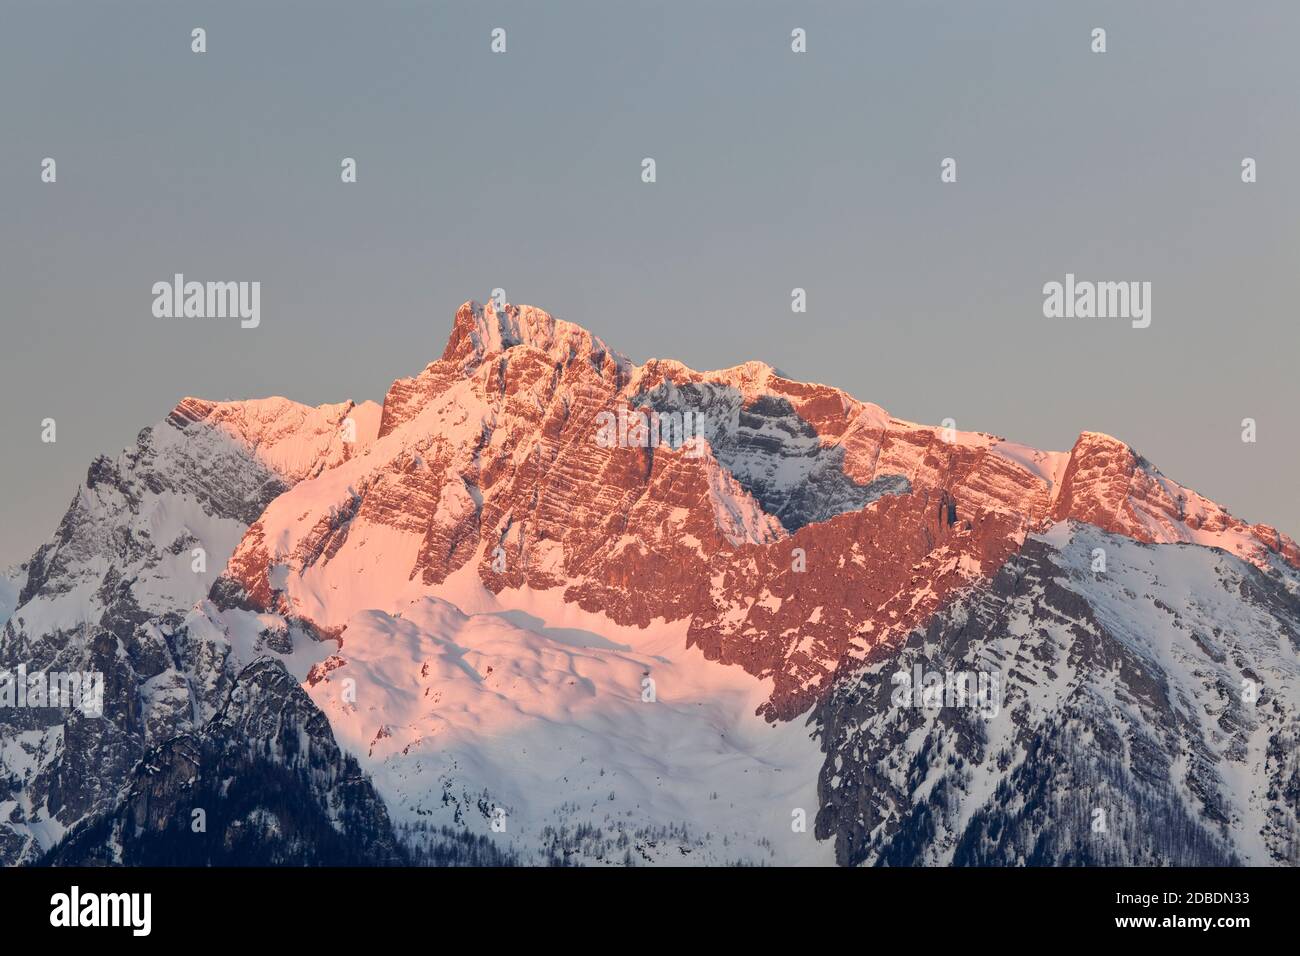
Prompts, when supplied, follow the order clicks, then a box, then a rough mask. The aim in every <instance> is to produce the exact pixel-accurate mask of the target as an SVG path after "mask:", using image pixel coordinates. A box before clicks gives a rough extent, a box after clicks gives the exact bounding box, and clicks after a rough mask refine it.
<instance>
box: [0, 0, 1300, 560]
mask: <svg viewBox="0 0 1300 956" xmlns="http://www.w3.org/2000/svg"><path fill="white" fill-rule="evenodd" d="M195 26H203V27H205V28H206V29H207V31H208V52H207V53H205V54H202V55H197V54H194V53H191V52H190V30H191V29H192V28H193V27H195ZM498 26H500V27H503V28H505V29H506V30H507V42H508V52H507V53H506V54H505V55H494V54H492V53H491V52H490V51H489V33H490V31H491V29H492V28H493V27H498ZM796 26H799V27H803V28H805V29H806V30H807V31H808V53H807V54H804V55H795V54H793V53H791V51H790V39H789V37H790V31H791V29H792V28H794V27H796ZM1095 26H1101V27H1104V28H1106V30H1107V34H1108V35H1107V45H1108V52H1106V53H1105V54H1101V55H1099V54H1093V53H1091V52H1090V50H1089V46H1090V32H1091V29H1092V28H1093V27H1095ZM1298 34H1300V4H1296V3H1295V2H1294V0H1276V2H1267V0H1255V2H1251V3H1247V4H1232V3H1229V2H1227V0H1220V2H1216V3H1203V2H1188V0H1181V2H1147V3H1141V4H1134V3H1130V2H1117V3H1106V2H1090V3H1087V4H1083V3H1073V4H1063V3H1061V4H1058V3H1041V2H1033V0H1025V2H996V3H995V2H989V3H981V4H971V3H966V2H957V0H952V2H946V3H927V2H912V3H905V2H888V3H873V4H865V3H829V2H824V3H823V2H809V3H795V2H784V3H761V2H758V3H756V2H745V3H740V2H721V0H718V2H703V3H702V2H698V0H696V2H690V3H687V2H672V0H667V2H659V3H653V4H651V3H629V2H609V0H593V2H574V0H551V2H546V3H541V2H536V0H531V2H526V3H518V4H512V3H494V2H488V3H469V2H464V3H447V4H436V5H435V4H416V3H397V2H383V0H380V2H365V3H348V4H338V3H334V2H319V0H316V2H310V3H308V2H296V3H288V2H279V0H258V2H241V0H222V2H221V3H204V4H187V3H180V2H174V0H169V2H166V3H145V2H132V3H118V4H92V3H89V2H84V0H83V2H77V3H70V2H62V0H41V2H35V0H0V119H2V121H3V131H4V136H3V145H2V146H0V289H2V290H3V299H2V300H0V303H2V304H0V310H2V311H0V316H2V321H3V336H2V337H0V436H2V437H3V440H4V447H5V448H6V449H7V450H8V452H9V453H8V454H7V455H6V456H5V461H4V469H3V476H4V477H3V491H4V494H3V495H0V565H3V564H8V563H10V562H13V561H18V560H22V559H25V558H26V557H27V556H29V555H30V553H31V551H32V550H33V549H34V548H35V547H36V546H37V545H38V544H39V543H40V542H41V541H43V540H44V539H46V538H47V537H48V536H49V535H50V534H51V533H52V532H53V530H54V528H55V527H56V525H57V523H58V520H59V518H60V517H61V516H62V513H63V511H64V510H65V509H66V507H67V504H68V502H69V500H70V499H71V497H72V494H73V492H74V490H75V488H76V486H77V484H78V483H79V482H80V481H81V480H82V479H83V478H84V476H85V470H86V467H87V465H88V464H89V463H90V461H91V459H92V458H93V457H94V455H96V454H98V453H101V452H107V453H116V452H117V451H118V450H120V449H121V448H122V447H124V446H126V445H128V444H131V443H133V441H134V436H135V433H136V432H137V431H138V430H139V429H140V428H141V427H143V426H145V425H147V424H150V423H153V422H156V421H158V420H159V419H161V418H162V417H163V416H164V415H165V414H166V413H167V411H168V410H169V409H170V408H171V407H172V405H174V404H175V402H176V401H177V399H179V398H180V397H181V396H184V395H199V396H203V397H208V398H217V399H224V398H250V397H260V396H265V395H271V394H280V395H287V396H289V397H290V398H294V399H297V400H299V401H303V402H308V403H312V404H317V403H321V402H327V401H330V402H332V401H341V400H343V399H346V398H354V399H358V400H359V399H366V398H370V399H376V400H379V399H382V397H383V394H384V391H385V389H386V388H387V386H388V384H389V383H390V382H391V381H392V380H393V379H394V378H397V377H399V376H403V375H408V374H412V373H414V372H415V371H418V370H419V369H420V368H421V367H423V365H424V364H425V363H426V362H428V361H430V360H431V359H433V358H435V357H437V355H438V354H440V352H441V350H442V347H443V345H444V343H445V341H446V337H447V333H448V331H449V329H450V327H451V319H452V313H453V311H454V309H455V307H456V306H457V305H458V304H459V303H460V302H462V301H464V300H465V299H468V298H476V299H479V300H483V299H485V298H486V297H487V295H488V294H489V291H490V290H491V289H492V288H493V287H494V286H502V287H504V288H505V289H506V291H507V293H508V296H509V298H510V300H511V301H513V302H517V303H529V304H533V305H537V306H539V307H541V308H544V309H547V310H548V311H550V312H552V313H553V314H554V315H556V316H558V317H560V318H565V319H569V320H571V321H575V322H578V323H580V324H582V325H584V326H586V327H588V328H590V329H591V330H592V331H593V332H595V333H596V334H598V335H600V336H602V337H603V338H604V339H605V340H606V341H608V342H609V343H610V344H611V345H612V346H613V347H615V348H617V349H619V350H621V351H623V352H625V353H627V354H628V355H630V356H631V357H632V358H633V359H635V360H637V361H644V360H645V359H646V358H649V357H651V356H666V357H673V358H678V359H681V360H682V361H684V362H686V363H687V364H689V365H692V366H695V367H697V368H713V367H720V366H727V365H733V364H736V363H738V362H741V361H743V360H746V359H750V358H756V359H763V360H766V361H768V362H771V363H772V364H774V365H776V366H778V367H779V368H781V369H782V370H784V371H785V372H786V373H788V374H789V375H791V376H792V377H795V378H800V379H807V380H813V381H821V382H827V383H831V384H835V385H839V386H842V387H844V388H846V389H847V390H848V391H850V392H851V393H853V394H854V395H856V396H857V397H859V398H861V399H865V400H869V401H874V402H876V403H878V404H880V405H883V406H884V407H885V408H887V409H888V410H889V411H891V412H892V413H893V414H895V415H898V416H900V417H903V418H909V419H912V420H916V421H923V422H930V423H938V422H939V421H940V420H941V419H943V418H947V417H951V418H954V419H956V421H957V424H958V427H960V428H965V429H976V430H982V431H991V432H995V433H998V434H1001V435H1005V436H1006V437H1008V438H1014V439H1016V440H1019V441H1024V442H1027V443H1030V444H1034V445H1038V446H1040V447H1046V448H1052V449H1066V448H1069V447H1070V445H1071V444H1072V443H1073V441H1074V439H1075V437H1076V436H1077V434H1078V432H1079V431H1081V430H1084V429H1091V430H1098V431H1105V432H1109V433H1111V434H1114V435H1116V436H1118V437H1120V438H1123V439H1125V440H1126V441H1129V442H1130V443H1132V444H1133V445H1134V446H1135V447H1136V448H1137V449H1138V450H1139V451H1141V452H1142V453H1144V454H1145V455H1147V456H1148V457H1149V458H1150V459H1151V460H1152V461H1154V462H1155V463H1156V464H1157V465H1158V466H1159V467H1160V468H1161V469H1162V470H1163V471H1164V472H1165V473H1166V474H1168V475H1169V476H1170V477H1172V478H1174V479H1176V480H1178V481H1180V482H1182V483H1184V484H1186V485H1189V486H1191V487H1192V488H1195V489H1196V490H1198V491H1200V492H1202V493H1203V494H1206V495H1208V496H1210V497H1212V498H1214V499H1216V500H1218V501H1220V502H1221V503H1223V504H1224V505H1225V506H1226V507H1228V508H1229V509H1230V510H1232V511H1233V512H1234V513H1236V514H1239V515H1240V516H1242V517H1244V518H1247V519H1249V520H1253V521H1266V522H1269V523H1272V524H1275V525H1277V526H1279V527H1281V528H1282V529H1283V530H1285V531H1287V532H1289V533H1291V534H1293V535H1297V536H1300V500H1298V498H1297V493H1296V492H1297V481H1296V475H1297V474H1300V442H1298V441H1297V424H1296V419H1295V416H1296V413H1297V409H1300V401H1298V399H1300V376H1297V375H1296V371H1295V369H1296V358H1297V354H1298V351H1300V350H1298V349H1297V346H1298V345H1300V331H1298V330H1297V315H1296V308H1295V302H1296V295H1295V276H1296V264H1297V253H1300V125H1297V123H1296V116H1297V115H1300V111H1297V99H1298V98H1300V58H1297V57H1296V55H1295V52H1294V48H1293V45H1294V40H1295V37H1296V36H1297V35H1298ZM46 156H51V157H54V158H55V159H56V160H57V163H58V182H57V183H56V184H54V185H47V184H43V183H41V182H40V162H41V159H42V158H43V157H46ZM344 156H352V157H355V158H356V159H357V161H358V164H359V180H360V181H359V182H358V183H357V184H356V185H343V184H342V183H340V181H339V163H340V160H341V159H342V158H343V157H344ZM645 156H652V157H654V158H655V160H656V161H657V167H658V169H657V172H658V182H656V183H654V184H653V185H646V184H643V183H642V182H641V179H640V163H641V159H642V158H643V157H645ZM945 156H952V157H955V158H956V159H957V162H958V181H957V183H956V184H952V185H943V184H941V183H940V182H939V162H940V160H941V159H942V158H943V157H945ZM1244 156H1252V157H1254V158H1255V159H1256V160H1257V161H1258V169H1259V182H1257V183H1255V184H1253V185H1244V184H1243V183H1242V182H1241V181H1240V163H1241V159H1242V157H1244ZM174 272H184V273H185V274H186V276H187V277H189V278H192V279H198V280H259V281H261V282H262V323H261V327H260V328H258V329H256V330H241V329H240V328H239V323H238V321H237V320H208V321H203V320H190V321H184V320H167V319H156V318H154V317H153V315H152V313H151V304H152V294H151V292H150V288H151V286H152V285H153V283H154V282H156V281H160V280H166V279H169V278H170V277H171V275H172V274H173V273H174ZM1066 272H1074V273H1076V274H1077V275H1078V276H1079V277H1080V278H1081V279H1096V280H1141V281H1150V282H1151V283H1152V286H1153V290H1152V300H1153V301H1152V305H1153V313H1152V319H1153V321H1152V324H1151V327H1150V328H1148V329H1144V330H1134V329H1132V328H1130V327H1129V324H1128V322H1126V321H1124V320H1122V319H1109V320H1106V319H1091V320H1087V319H1074V320H1067V319H1046V318H1044V317H1043V314H1042V302H1043V295H1042V286H1043V283H1045V282H1047V281H1050V280H1057V281H1060V280H1062V279H1063V278H1064V275H1065V273H1066ZM795 286H801V287H804V288H806V289H807V290H808V303H809V310H808V313H807V315H805V316H794V315H792V314H791V312H790V290H791V289H792V288H793V287H795ZM46 417H53V418H55V419H56V420H57V422H58V429H59V432H58V442H57V444H55V445H45V444H42V443H41V442H40V422H41V419H43V418H46ZM1245 417H1252V418H1255V419H1256V420H1257V422H1258V436H1259V437H1258V442H1257V443H1256V444H1253V445H1251V444H1243V443H1242V442H1241V440H1240V432H1241V420H1242V419H1243V418H1245Z"/></svg>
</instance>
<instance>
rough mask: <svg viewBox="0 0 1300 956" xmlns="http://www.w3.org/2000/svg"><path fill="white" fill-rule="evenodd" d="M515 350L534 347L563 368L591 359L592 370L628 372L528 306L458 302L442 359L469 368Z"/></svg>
mask: <svg viewBox="0 0 1300 956" xmlns="http://www.w3.org/2000/svg"><path fill="white" fill-rule="evenodd" d="M516 346H526V347H529V348H534V349H537V350H539V351H542V352H545V353H546V354H547V355H548V356H550V357H551V358H552V359H555V360H556V361H559V362H562V363H564V364H568V363H569V362H572V361H573V360H574V359H577V358H584V359H587V360H589V361H591V363H592V364H593V365H594V366H595V367H596V368H597V369H601V368H603V366H605V365H606V363H609V364H610V365H611V366H612V367H613V369H612V370H615V369H620V368H621V369H628V368H630V367H631V364H632V363H631V362H630V361H629V360H628V358H627V357H626V356H624V355H622V354H620V353H618V352H615V351H614V350H613V349H611V348H610V347H609V346H608V345H606V344H605V343H604V342H603V341H602V340H601V339H600V338H598V337H596V336H595V335H592V334H591V333H590V332H588V331H587V330H586V329H584V328H583V327H582V326H580V325H576V324H574V323H573V322H565V321H563V320H560V319H556V318H555V317H554V316H552V315H551V314H550V313H549V312H545V311H543V310H542V309H538V308H536V307H534V306H531V305H511V304H508V303H507V304H504V305H500V306H498V305H497V303H496V302H495V301H494V300H492V299H489V300H488V302H487V304H486V305H480V304H479V303H478V302H475V301H473V300H470V301H467V302H464V303H462V304H461V306H460V308H458V309H457V310H456V318H455V320H454V322H453V323H452V330H451V336H450V338H448V340H447V347H446V348H445V349H444V350H443V353H442V358H443V360H444V361H451V362H456V363H458V364H460V365H462V366H465V367H473V366H477V365H479V364H480V363H481V362H482V361H483V360H484V359H485V358H487V357H488V356H490V355H495V354H498V353H501V352H507V351H509V350H510V349H512V348H515V347H516Z"/></svg>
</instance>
